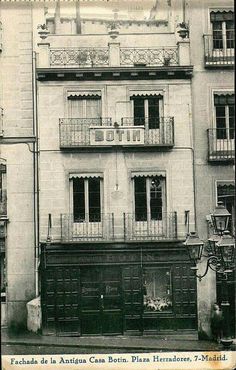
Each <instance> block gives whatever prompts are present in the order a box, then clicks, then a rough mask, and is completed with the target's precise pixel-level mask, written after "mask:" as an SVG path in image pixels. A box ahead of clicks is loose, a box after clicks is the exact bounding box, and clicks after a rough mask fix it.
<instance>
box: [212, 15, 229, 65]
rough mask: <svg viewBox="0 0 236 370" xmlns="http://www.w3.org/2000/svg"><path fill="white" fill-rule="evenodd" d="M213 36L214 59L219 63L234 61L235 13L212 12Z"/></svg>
mask: <svg viewBox="0 0 236 370" xmlns="http://www.w3.org/2000/svg"><path fill="white" fill-rule="evenodd" d="M210 19H211V25H212V34H213V40H212V42H213V45H212V47H213V57H214V58H215V59H218V60H219V61H229V60H230V61H231V60H232V62H233V59H234V13H233V12H232V11H228V12H226V11H222V12H221V11H216V12H214V11H212V12H211V13H210Z"/></svg>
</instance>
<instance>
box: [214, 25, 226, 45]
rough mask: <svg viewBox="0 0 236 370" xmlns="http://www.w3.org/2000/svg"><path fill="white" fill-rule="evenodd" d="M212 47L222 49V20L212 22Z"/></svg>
mask: <svg viewBox="0 0 236 370" xmlns="http://www.w3.org/2000/svg"><path fill="white" fill-rule="evenodd" d="M212 28H213V48H214V49H223V34H222V22H213V23H212Z"/></svg>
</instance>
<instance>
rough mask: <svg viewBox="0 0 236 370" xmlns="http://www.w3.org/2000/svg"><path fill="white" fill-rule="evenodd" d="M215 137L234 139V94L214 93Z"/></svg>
mask: <svg viewBox="0 0 236 370" xmlns="http://www.w3.org/2000/svg"><path fill="white" fill-rule="evenodd" d="M214 106H215V125H216V129H217V132H216V137H217V139H234V94H225V95H223V94H214Z"/></svg>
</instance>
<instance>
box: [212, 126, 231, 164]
mask: <svg viewBox="0 0 236 370" xmlns="http://www.w3.org/2000/svg"><path fill="white" fill-rule="evenodd" d="M207 134H208V160H209V161H212V162H214V161H215V162H221V161H222V162H227V161H230V162H231V161H233V160H234V158H235V155H234V151H235V133H234V129H217V128H215V129H208V130H207Z"/></svg>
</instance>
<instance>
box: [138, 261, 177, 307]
mask: <svg viewBox="0 0 236 370" xmlns="http://www.w3.org/2000/svg"><path fill="white" fill-rule="evenodd" d="M143 281H144V310H145V311H148V312H150V311H154V312H171V311H172V286H171V270H170V268H165V267H160V268H156V267H155V268H147V269H145V270H144V280H143Z"/></svg>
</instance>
